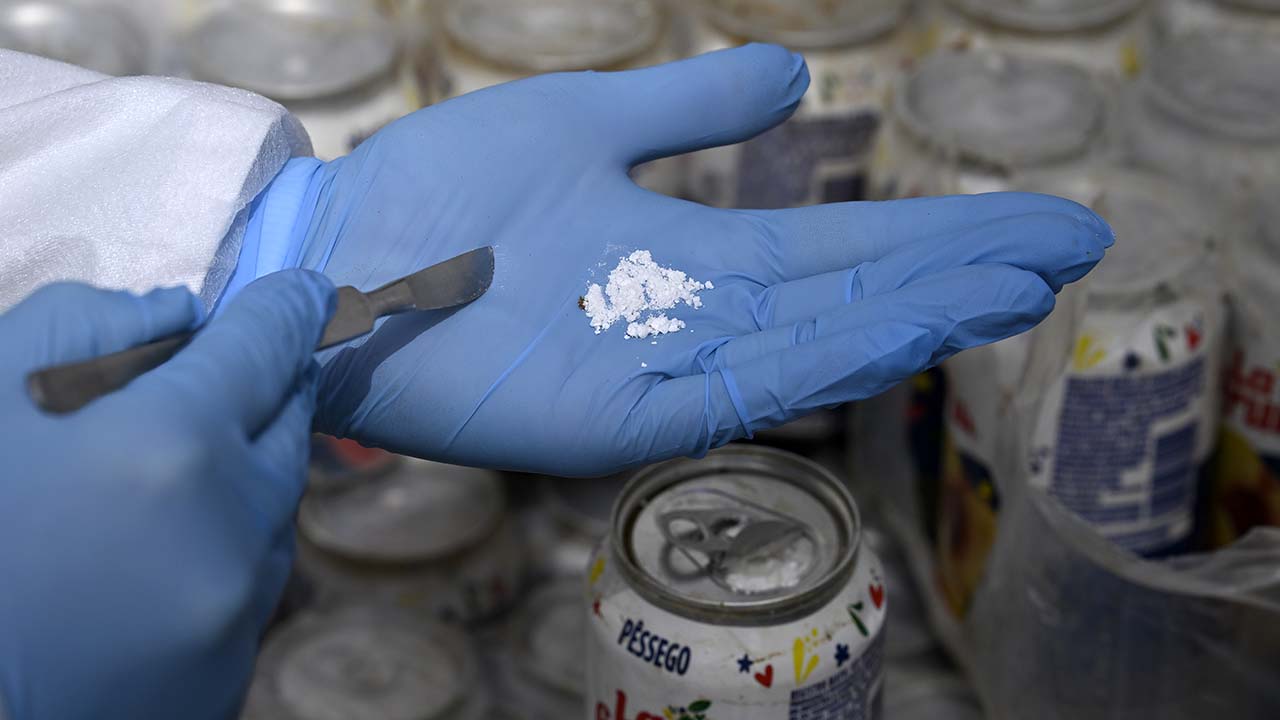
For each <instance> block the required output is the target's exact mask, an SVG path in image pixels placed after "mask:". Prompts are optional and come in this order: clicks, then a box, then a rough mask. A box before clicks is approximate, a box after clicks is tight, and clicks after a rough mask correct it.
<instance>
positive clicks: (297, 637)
mask: <svg viewBox="0 0 1280 720" xmlns="http://www.w3.org/2000/svg"><path fill="white" fill-rule="evenodd" d="M477 670H478V665H477V660H476V655H475V652H474V650H473V649H472V647H471V645H470V644H469V642H468V641H467V639H466V637H465V636H463V635H462V634H461V633H460V632H459V631H458V630H455V629H452V628H448V627H444V626H441V625H435V624H432V623H429V622H425V621H424V620H423V619H422V618H420V617H416V616H413V615H409V614H405V613H403V612H401V611H396V610H394V609H392V608H387V607H384V606H375V605H368V606H348V607H343V608H340V609H335V610H334V611H333V612H330V613H314V612H311V613H304V614H302V615H299V616H297V617H296V618H294V619H293V620H292V621H290V622H289V623H287V624H286V625H283V626H281V627H280V628H279V629H278V630H277V631H276V632H275V633H273V634H272V635H271V636H270V637H269V638H268V639H267V642H266V645H265V646H264V648H263V650H262V653H261V655H260V656H259V657H258V664H257V670H256V672H255V674H254V679H253V684H252V685H251V686H250V688H249V696H248V699H247V701H246V704H245V709H244V713H243V714H242V715H241V717H242V718H243V720H333V719H334V718H344V719H345V718H360V720H445V719H446V718H447V719H448V720H489V713H488V698H487V697H486V696H485V694H484V693H481V692H478V685H479V677H478V673H477Z"/></svg>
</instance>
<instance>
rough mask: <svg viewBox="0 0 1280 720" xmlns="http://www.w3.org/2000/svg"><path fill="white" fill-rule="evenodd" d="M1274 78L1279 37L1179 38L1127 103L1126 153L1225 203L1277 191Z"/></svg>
mask: <svg viewBox="0 0 1280 720" xmlns="http://www.w3.org/2000/svg"><path fill="white" fill-rule="evenodd" d="M1277 78H1280V35H1277V36H1266V35H1262V34H1258V33H1250V32H1240V31H1230V32H1228V31H1219V32H1197V33H1191V34H1187V35H1184V36H1181V37H1180V38H1179V40H1178V42H1176V43H1173V44H1169V45H1166V46H1163V47H1161V48H1159V50H1158V51H1156V52H1154V53H1153V54H1152V56H1151V62H1150V65H1149V67H1148V69H1147V72H1146V73H1144V76H1143V77H1142V79H1141V81H1140V82H1139V83H1138V85H1137V87H1135V88H1134V89H1133V90H1132V92H1130V93H1128V94H1127V95H1126V96H1125V98H1124V100H1123V112H1121V113H1120V117H1122V118H1123V121H1122V125H1121V127H1122V130H1123V136H1124V145H1125V148H1126V150H1127V151H1128V152H1129V153H1130V154H1132V155H1133V157H1134V158H1135V159H1136V161H1137V162H1139V163H1141V164H1143V165H1146V166H1148V167H1152V168H1155V169H1157V170H1160V171H1161V172H1163V173H1165V174H1167V175H1170V176H1173V177H1177V178H1181V179H1183V180H1184V181H1186V182H1190V183H1194V184H1196V185H1198V186H1200V188H1201V189H1202V190H1205V191H1207V192H1209V193H1211V194H1214V195H1217V196H1219V197H1220V198H1221V199H1222V200H1224V201H1225V202H1227V203H1235V202H1236V201H1238V200H1239V199H1241V198H1244V199H1248V198H1251V197H1253V196H1254V195H1255V194H1257V193H1258V191H1259V189H1260V188H1261V187H1263V186H1266V185H1275V184H1277V183H1280V114H1277V113H1276V108H1277V107H1280V81H1278V80H1277ZM1237 210H1238V208H1233V211H1237Z"/></svg>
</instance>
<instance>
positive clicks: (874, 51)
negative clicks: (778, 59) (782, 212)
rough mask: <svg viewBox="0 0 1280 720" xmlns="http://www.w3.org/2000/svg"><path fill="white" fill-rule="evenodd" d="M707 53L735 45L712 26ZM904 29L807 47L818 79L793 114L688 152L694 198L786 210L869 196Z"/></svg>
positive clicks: (904, 51) (811, 68) (901, 59)
mask: <svg viewBox="0 0 1280 720" xmlns="http://www.w3.org/2000/svg"><path fill="white" fill-rule="evenodd" d="M702 33H703V34H704V35H705V36H706V39H705V41H704V43H703V47H702V48H701V50H702V51H703V52H705V51H708V50H713V49H719V48H723V47H729V46H731V45H732V44H733V43H732V42H730V41H729V40H728V39H727V38H725V37H723V36H721V35H719V34H718V33H716V32H715V31H714V30H712V29H710V28H704V29H703V30H702ZM905 45H906V43H905V41H904V40H903V33H902V32H898V33H893V34H891V35H890V36H889V37H888V38H886V39H882V40H879V41H876V42H873V43H868V44H864V45H858V46H854V47H850V48H845V49H836V50H822V51H808V52H806V53H805V60H806V61H807V62H808V65H809V72H810V76H811V78H812V84H811V86H810V88H809V92H808V93H807V94H806V95H805V97H804V99H803V100H802V101H801V103H800V107H799V108H798V109H797V110H796V113H795V115H794V116H792V117H791V119H789V120H787V121H786V122H784V123H783V124H782V125H779V126H778V127H776V128H773V129H772V130H769V131H767V132H765V133H764V134H762V135H760V136H758V137H756V138H754V139H752V140H748V141H747V142H745V143H741V144H739V145H732V146H728V147H721V148H712V149H710V150H703V151H700V152H697V153H694V154H693V155H692V156H691V157H690V165H691V167H690V171H689V172H690V180H689V182H690V192H691V194H692V196H693V199H695V200H697V201H699V202H703V203H706V204H708V205H714V206H717V207H750V208H783V207H794V206H798V205H811V204H816V203H825V202H840V201H845V200H861V199H863V198H865V197H866V196H867V169H868V165H869V161H870V155H871V150H872V147H873V143H874V140H875V135H876V132H877V131H878V130H879V128H880V123H881V119H882V117H883V115H884V108H885V107H886V105H887V102H888V95H889V86H890V82H891V79H892V77H893V74H894V72H896V70H897V69H898V68H899V67H901V66H902V65H903V64H904V63H905V62H906V59H907V56H908V55H907V48H906V46H905Z"/></svg>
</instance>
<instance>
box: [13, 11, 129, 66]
mask: <svg viewBox="0 0 1280 720" xmlns="http://www.w3.org/2000/svg"><path fill="white" fill-rule="evenodd" d="M0 48H7V49H10V50H18V51H21V52H25V53H29V54H32V55H42V56H44V57H48V58H52V59H54V60H61V61H62V62H65V63H71V64H72V65H79V66H81V67H85V68H88V69H90V70H96V71H98V72H100V73H104V74H107V75H141V74H143V73H145V72H146V71H147V60H148V58H147V39H146V36H145V34H144V33H143V31H142V29H141V28H140V27H139V25H138V23H137V21H136V20H135V18H134V17H133V16H132V15H131V14H130V13H129V12H127V11H126V9H125V8H123V7H112V6H109V5H86V4H85V3H82V2H80V3H77V2H71V1H70V0H6V1H5V2H0Z"/></svg>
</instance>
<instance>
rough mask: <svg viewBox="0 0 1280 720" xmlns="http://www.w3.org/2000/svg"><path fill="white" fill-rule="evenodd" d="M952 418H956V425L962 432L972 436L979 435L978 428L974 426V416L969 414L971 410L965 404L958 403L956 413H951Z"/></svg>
mask: <svg viewBox="0 0 1280 720" xmlns="http://www.w3.org/2000/svg"><path fill="white" fill-rule="evenodd" d="M951 416H952V417H953V418H955V421H956V425H959V426H960V429H961V430H964V431H965V432H967V433H969V434H970V435H977V428H975V427H974V425H973V416H972V415H970V414H969V408H967V407H965V405H964V403H962V402H957V403H956V408H955V411H954V412H952V413H951Z"/></svg>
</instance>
